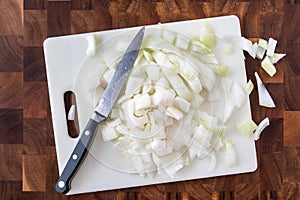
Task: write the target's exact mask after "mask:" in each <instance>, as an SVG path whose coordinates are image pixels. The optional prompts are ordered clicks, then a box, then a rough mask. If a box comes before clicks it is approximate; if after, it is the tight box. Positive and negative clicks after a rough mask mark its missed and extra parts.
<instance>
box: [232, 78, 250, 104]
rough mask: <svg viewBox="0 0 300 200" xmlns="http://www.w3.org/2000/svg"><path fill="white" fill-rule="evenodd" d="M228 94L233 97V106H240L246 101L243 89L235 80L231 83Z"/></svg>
mask: <svg viewBox="0 0 300 200" xmlns="http://www.w3.org/2000/svg"><path fill="white" fill-rule="evenodd" d="M230 96H231V97H232V98H233V101H234V102H235V106H236V107H238V108H241V107H242V105H243V104H244V102H245V101H246V94H245V91H244V90H243V88H242V87H241V86H240V85H239V84H238V83H237V82H235V81H234V82H233V84H232V87H231V92H230Z"/></svg>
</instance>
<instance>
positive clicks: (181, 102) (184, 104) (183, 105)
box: [174, 96, 191, 113]
mask: <svg viewBox="0 0 300 200" xmlns="http://www.w3.org/2000/svg"><path fill="white" fill-rule="evenodd" d="M174 106H175V107H177V108H179V109H180V110H182V111H183V112H186V113H187V112H189V110H190V106H191V103H190V102H188V101H187V100H185V99H184V98H182V97H179V96H177V97H175V102H174Z"/></svg>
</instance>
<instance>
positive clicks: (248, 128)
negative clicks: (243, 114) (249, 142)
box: [236, 119, 257, 136]
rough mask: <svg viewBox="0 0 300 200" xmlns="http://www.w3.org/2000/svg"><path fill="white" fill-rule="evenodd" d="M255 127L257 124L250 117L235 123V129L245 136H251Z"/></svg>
mask: <svg viewBox="0 0 300 200" xmlns="http://www.w3.org/2000/svg"><path fill="white" fill-rule="evenodd" d="M256 128H257V125H256V123H255V122H254V121H253V120H252V119H251V120H246V121H243V122H242V123H239V124H237V125H236V129H237V130H238V131H240V132H241V133H243V134H244V135H245V136H251V135H252V134H253V132H254V131H255V129H256Z"/></svg>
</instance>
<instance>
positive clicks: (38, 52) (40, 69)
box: [24, 46, 46, 82]
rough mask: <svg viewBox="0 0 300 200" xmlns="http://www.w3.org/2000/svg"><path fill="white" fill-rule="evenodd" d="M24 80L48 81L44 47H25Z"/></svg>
mask: <svg viewBox="0 0 300 200" xmlns="http://www.w3.org/2000/svg"><path fill="white" fill-rule="evenodd" d="M24 81H25V82H31V81H32V82H43V81H46V68H45V60H44V51H43V48H42V47H31V46H30V47H24Z"/></svg>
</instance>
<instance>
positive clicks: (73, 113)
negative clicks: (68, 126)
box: [68, 105, 76, 121]
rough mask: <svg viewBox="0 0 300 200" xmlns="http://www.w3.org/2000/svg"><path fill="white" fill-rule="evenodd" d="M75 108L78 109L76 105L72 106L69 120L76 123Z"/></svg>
mask: <svg viewBox="0 0 300 200" xmlns="http://www.w3.org/2000/svg"><path fill="white" fill-rule="evenodd" d="M75 108H76V106H75V105H71V107H70V109H69V112H68V120H70V121H74V119H75Z"/></svg>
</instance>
